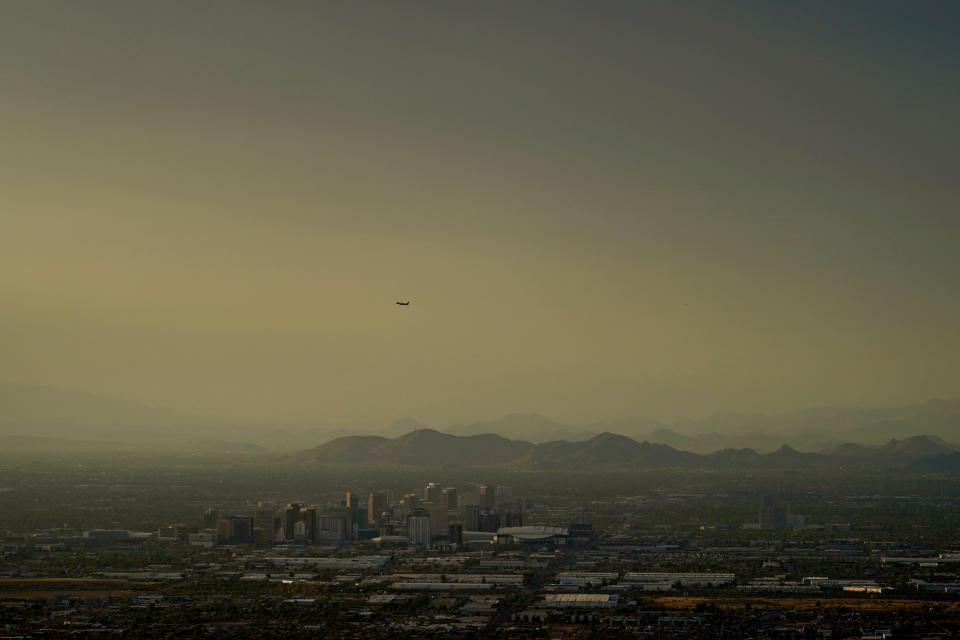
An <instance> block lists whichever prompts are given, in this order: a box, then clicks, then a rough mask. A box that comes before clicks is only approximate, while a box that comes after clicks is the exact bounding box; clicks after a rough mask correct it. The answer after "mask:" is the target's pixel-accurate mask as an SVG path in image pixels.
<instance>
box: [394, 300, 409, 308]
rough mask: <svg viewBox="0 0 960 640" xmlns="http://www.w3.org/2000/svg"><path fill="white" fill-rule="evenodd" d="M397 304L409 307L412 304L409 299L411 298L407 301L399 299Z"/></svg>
mask: <svg viewBox="0 0 960 640" xmlns="http://www.w3.org/2000/svg"><path fill="white" fill-rule="evenodd" d="M397 304H398V305H400V306H401V307H409V306H410V301H409V300H406V301H403V302H401V301H399V300H397Z"/></svg>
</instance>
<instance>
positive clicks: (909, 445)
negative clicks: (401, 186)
mask: <svg viewBox="0 0 960 640" xmlns="http://www.w3.org/2000/svg"><path fill="white" fill-rule="evenodd" d="M957 452H960V446H954V445H950V444H947V443H946V442H943V441H942V440H940V439H939V438H935V437H930V436H915V437H913V438H909V439H906V440H891V441H890V442H888V443H887V444H885V445H883V446H882V447H873V448H871V447H860V448H854V447H847V446H842V447H838V448H836V449H832V450H827V451H823V452H801V451H797V450H796V449H793V448H792V447H789V446H787V445H784V446H782V447H780V448H779V449H777V450H776V451H773V452H771V453H767V454H761V453H758V452H756V451H754V450H753V449H724V450H721V451H717V452H714V453H712V454H708V455H701V454H697V453H691V452H689V451H680V450H678V449H675V448H673V447H671V446H669V445H664V444H657V443H652V442H638V441H636V440H634V439H632V438H628V437H626V436H623V435H618V434H614V433H601V434H598V435H596V436H594V437H593V438H590V439H589V440H585V441H580V442H570V441H567V440H556V441H552V442H545V443H540V444H533V443H531V442H527V441H525V440H509V439H507V438H503V437H501V436H498V435H494V434H483V435H474V436H455V435H452V434H448V433H442V432H440V431H436V430H434V429H420V430H417V431H412V432H410V433H407V434H405V435H402V436H399V437H397V438H383V437H380V436H344V437H342V438H337V439H335V440H332V441H330V442H328V443H326V444H322V445H320V446H318V447H315V448H313V449H308V450H306V451H303V452H300V453H299V454H296V455H295V456H293V457H294V459H295V460H296V461H297V462H300V463H306V464H321V465H328V466H370V467H417V468H425V467H442V466H447V465H455V466H457V467H471V468H489V467H498V468H509V469H515V470H526V471H576V472H585V471H630V470H644V469H664V468H690V469H692V468H714V469H764V468H768V469H781V470H789V469H815V468H826V467H835V466H836V465H837V464H843V465H849V466H860V467H876V468H891V469H893V468H908V467H910V465H913V464H915V463H917V462H918V461H920V460H927V459H930V458H937V457H940V456H945V455H952V454H956V453H957Z"/></svg>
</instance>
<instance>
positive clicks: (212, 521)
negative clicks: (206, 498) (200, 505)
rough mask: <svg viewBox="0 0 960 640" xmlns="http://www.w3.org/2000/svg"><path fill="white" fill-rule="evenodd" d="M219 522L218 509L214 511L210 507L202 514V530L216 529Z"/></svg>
mask: <svg viewBox="0 0 960 640" xmlns="http://www.w3.org/2000/svg"><path fill="white" fill-rule="evenodd" d="M219 521H220V509H215V508H213V507H210V508H209V509H207V510H206V511H204V512H203V528H204V529H216V528H217V523H218V522H219Z"/></svg>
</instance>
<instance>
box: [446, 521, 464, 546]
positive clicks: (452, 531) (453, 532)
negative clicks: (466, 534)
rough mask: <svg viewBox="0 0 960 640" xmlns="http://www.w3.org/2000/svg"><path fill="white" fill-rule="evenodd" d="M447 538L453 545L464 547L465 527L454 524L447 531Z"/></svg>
mask: <svg viewBox="0 0 960 640" xmlns="http://www.w3.org/2000/svg"><path fill="white" fill-rule="evenodd" d="M447 538H448V539H449V540H450V542H452V543H453V544H458V545H461V546H462V545H463V525H462V524H452V525H450V526H449V527H448V529H447Z"/></svg>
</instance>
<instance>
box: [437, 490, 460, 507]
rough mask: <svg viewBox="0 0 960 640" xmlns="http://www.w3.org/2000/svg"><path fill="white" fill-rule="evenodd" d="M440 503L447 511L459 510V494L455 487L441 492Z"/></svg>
mask: <svg viewBox="0 0 960 640" xmlns="http://www.w3.org/2000/svg"><path fill="white" fill-rule="evenodd" d="M440 502H441V503H442V504H443V506H445V507H446V508H447V510H449V511H456V510H457V509H459V508H460V493H459V492H458V491H457V488H456V487H447V488H446V489H444V490H443V497H442V498H441V500H440Z"/></svg>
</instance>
